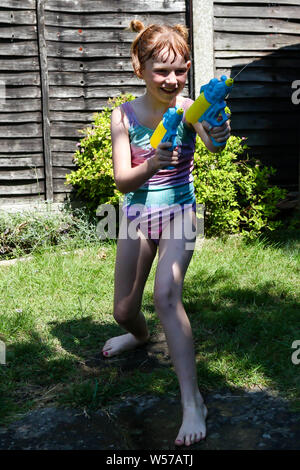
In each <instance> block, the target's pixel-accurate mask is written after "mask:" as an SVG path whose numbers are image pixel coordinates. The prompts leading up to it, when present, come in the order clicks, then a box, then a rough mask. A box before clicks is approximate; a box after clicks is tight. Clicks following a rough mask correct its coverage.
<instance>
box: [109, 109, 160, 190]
mask: <svg viewBox="0 0 300 470" xmlns="http://www.w3.org/2000/svg"><path fill="white" fill-rule="evenodd" d="M111 142H112V158H113V167H114V178H115V183H116V186H117V188H118V190H119V191H121V192H122V193H128V192H130V191H135V190H136V189H137V188H139V187H140V186H142V185H143V184H144V183H145V182H146V181H147V180H148V179H149V178H151V176H153V175H154V173H156V171H157V169H156V168H155V165H154V164H153V160H152V159H151V158H149V159H148V160H145V161H144V162H143V163H141V165H138V166H136V167H135V168H131V151H130V144H129V136H128V130H127V125H126V123H125V113H124V112H123V111H121V109H120V108H115V109H114V110H113V112H112V114H111Z"/></svg>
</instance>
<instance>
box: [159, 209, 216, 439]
mask: <svg viewBox="0 0 300 470" xmlns="http://www.w3.org/2000/svg"><path fill="white" fill-rule="evenodd" d="M190 212H191V214H190V217H191V218H193V222H194V223H195V214H194V213H193V212H192V211H190ZM181 223H182V221H181V216H179V217H175V219H174V220H173V221H172V222H171V228H172V226H174V225H175V224H181ZM163 234H164V232H163ZM183 235H184V234H183ZM187 242H188V240H187V239H186V238H185V236H183V237H182V239H175V238H174V237H173V238H172V236H171V237H169V239H165V238H164V237H163V236H162V238H161V240H160V243H159V259H158V267H157V271H156V278H155V288H154V289H155V290H154V301H155V308H156V311H157V314H158V316H159V318H160V320H161V322H162V325H163V328H164V331H165V335H166V339H167V343H168V348H169V352H170V356H171V359H172V362H173V364H174V367H175V370H176V374H177V377H178V381H179V385H180V391H181V403H182V407H183V422H182V426H181V428H180V430H179V433H178V436H177V439H176V440H175V444H177V445H183V444H185V445H190V444H192V443H194V442H198V441H199V440H201V439H203V438H204V437H205V435H206V428H205V418H206V415H207V409H206V407H205V405H204V403H203V398H202V396H201V394H200V391H199V388H198V384H197V373H196V363H195V354H194V346H193V338H192V330H191V325H190V322H189V319H188V317H187V314H186V312H185V309H184V306H183V304H182V300H181V294H182V287H183V281H184V277H185V273H186V271H187V268H188V265H189V263H190V260H191V257H192V254H193V249H191V244H192V245H193V243H191V242H190V241H189V245H188V249H187V245H186V243H187Z"/></svg>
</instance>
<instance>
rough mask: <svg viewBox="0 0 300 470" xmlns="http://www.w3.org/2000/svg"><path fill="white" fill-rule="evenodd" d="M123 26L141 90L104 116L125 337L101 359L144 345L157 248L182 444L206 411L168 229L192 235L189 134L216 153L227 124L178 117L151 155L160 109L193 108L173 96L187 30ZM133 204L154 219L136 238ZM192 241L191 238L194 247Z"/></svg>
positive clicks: (180, 257)
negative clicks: (119, 203)
mask: <svg viewBox="0 0 300 470" xmlns="http://www.w3.org/2000/svg"><path fill="white" fill-rule="evenodd" d="M130 28H131V30H132V31H135V32H138V34H137V36H136V38H135V40H134V41H133V44H132V46H131V57H132V63H133V68H134V72H135V74H136V75H137V76H138V77H139V78H140V79H143V80H144V82H145V84H146V92H145V94H144V95H143V96H140V97H138V98H137V99H135V100H133V101H130V102H127V103H125V104H123V105H121V106H120V107H118V108H115V109H114V110H113V112H112V117H111V136H112V153H113V165H114V178H115V182H116V186H117V188H118V189H119V190H120V191H121V192H122V193H124V194H125V201H124V205H123V210H124V212H125V216H124V217H122V221H121V226H120V233H123V235H124V233H125V234H126V233H127V235H128V236H127V237H126V236H122V237H121V236H120V233H119V239H118V244H117V256H116V265H115V291H114V318H115V320H116V321H117V322H118V324H119V325H120V326H122V327H123V328H124V329H125V330H126V331H127V332H128V333H127V334H124V335H121V336H117V337H114V338H111V339H110V340H108V341H107V342H106V343H105V345H104V347H103V349H102V353H103V355H104V356H105V357H112V356H114V355H116V354H119V353H121V352H123V351H127V350H129V349H132V348H135V347H136V346H139V345H142V344H144V343H146V342H147V341H148V339H149V332H148V329H147V324H146V321H145V317H144V315H143V313H142V312H141V310H140V307H141V302H142V295H143V290H144V286H145V283H146V281H147V278H148V275H149V272H150V269H151V265H152V262H153V260H154V258H155V255H156V252H157V249H158V252H159V256H158V265H157V271H156V275H155V286H154V305H155V309H156V312H157V314H158V316H159V318H160V321H161V322H162V326H163V328H164V332H165V336H166V340H167V344H168V348H169V352H170V356H171V359H172V362H173V364H174V367H175V371H176V374H177V377H178V381H179V385H180V392H181V404H182V410H183V420H182V425H181V427H180V429H179V433H178V435H177V438H176V440H175V444H176V445H187V446H189V445H190V444H193V443H194V442H199V441H200V440H201V439H204V438H205V435H206V427H205V419H206V415H207V409H206V406H205V404H204V401H203V398H202V395H201V393H200V391H199V389H198V384H197V375H196V364H195V355H194V347H193V339H192V331H191V326H190V322H189V319H188V317H187V314H186V312H185V309H184V306H183V304H182V299H181V294H182V287H183V281H184V277H185V273H186V271H187V268H188V265H189V262H190V260H191V257H192V254H193V249H191V248H190V238H189V237H188V236H187V235H186V227H185V230H184V231H181V233H182V236H181V238H178V237H175V236H174V231H176V228H178V226H179V228H180V227H181V228H182V224H183V220H185V221H186V220H189V221H190V227H191V229H194V226H195V223H196V217H195V195H194V187H193V177H192V170H193V156H194V150H195V139H196V133H198V135H199V136H200V137H201V139H202V140H203V142H204V144H205V145H206V147H207V149H208V150H210V151H211V152H218V151H219V150H220V147H215V146H214V145H213V144H212V141H211V139H210V136H212V137H214V139H215V140H216V141H218V142H224V141H226V140H227V139H228V138H229V136H230V127H229V124H228V121H227V122H226V123H225V124H224V125H223V126H222V127H215V128H211V126H210V125H209V124H208V123H205V122H204V123H203V124H201V123H199V122H198V123H196V124H195V125H193V126H192V125H189V124H188V123H187V122H186V121H185V119H184V118H183V121H182V122H181V124H180V126H179V128H178V139H179V140H178V141H177V143H178V148H177V149H175V150H174V151H170V150H168V148H170V145H171V144H170V143H169V142H165V143H161V144H159V145H158V147H157V149H156V150H154V149H153V148H152V147H151V145H150V137H151V135H152V134H153V132H154V130H155V128H156V126H157V125H158V123H159V122H160V121H161V119H162V117H163V114H164V113H165V111H166V110H167V109H168V108H169V107H174V106H175V105H177V106H179V107H181V108H183V110H184V111H186V109H187V108H188V107H189V106H190V105H191V104H192V102H193V101H192V100H190V99H188V98H183V97H181V96H180V93H181V92H182V90H183V88H184V85H185V82H186V79H187V73H188V70H189V68H190V66H191V60H190V51H189V47H188V43H187V38H188V32H187V29H186V28H185V27H184V26H182V25H175V26H166V25H163V26H160V25H156V24H151V25H150V26H148V27H144V25H143V24H142V23H141V22H140V21H137V20H133V21H131V24H130ZM170 166H171V169H169V168H168V169H166V168H167V167H170ZM172 167H173V168H172ZM134 204H143V207H145V208H146V212H145V213H146V216H149V214H150V215H151V222H152V219H153V218H154V220H156V222H154V223H153V224H152V223H151V228H150V229H149V228H148V231H147V229H146V230H145V226H146V225H147V224H145V223H144V224H143V223H141V224H140V228H139V229H138V230H137V232H136V236H132V233H131V236H130V235H129V225H130V223H131V221H132V219H134V218H136V214H134V216H133V217H132V216H130V209H132V207H133V205H134ZM162 204H164V205H165V206H166V204H167V205H168V208H171V209H172V208H173V209H174V210H173V212H172V213H171V217H168V218H166V217H165V218H164V217H163V218H162V217H160V219H159V217H158V212H157V208H158V207H160V206H161V205H162ZM178 207H179V210H178ZM181 209H182V210H181ZM182 213H184V217H182ZM143 215H144V212H143ZM153 215H154V217H153V218H152V216H153ZM169 215H170V212H169ZM160 216H161V211H160ZM162 219H163V221H162ZM140 220H141V222H143V220H142V218H141V219H140ZM148 220H149V219H148ZM142 226H144V230H143V229H142V228H141V227H142ZM176 233H178V232H176ZM164 235H165V236H164ZM187 241H188V242H189V244H188V245H189V248H188V249H187V243H186V242H187ZM194 243H195V237H194V240H193V244H192V245H193V246H194Z"/></svg>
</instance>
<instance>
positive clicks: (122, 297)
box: [102, 216, 157, 357]
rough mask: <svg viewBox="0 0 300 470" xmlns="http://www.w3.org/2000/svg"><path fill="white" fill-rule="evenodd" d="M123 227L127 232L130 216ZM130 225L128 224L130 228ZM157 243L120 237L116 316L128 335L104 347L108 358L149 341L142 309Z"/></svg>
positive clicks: (116, 269) (124, 220) (117, 260)
mask: <svg viewBox="0 0 300 470" xmlns="http://www.w3.org/2000/svg"><path fill="white" fill-rule="evenodd" d="M121 224H122V227H121V228H120V232H122V233H125V232H123V230H125V231H127V227H128V225H127V224H128V219H127V218H126V217H125V216H124V217H123V218H122V222H121ZM126 226H127V227H126ZM156 251H157V246H156V245H155V243H154V242H152V241H151V240H147V239H145V238H143V237H139V238H138V239H137V240H133V239H131V238H130V237H129V235H128V237H127V238H126V239H120V238H119V240H118V244H117V256H116V264H115V290H114V318H115V320H116V321H117V323H118V324H119V325H120V326H122V327H123V328H124V329H125V330H126V331H128V333H127V334H124V335H121V336H115V337H113V338H111V339H109V340H108V341H106V343H105V345H104V346H103V348H102V352H103V355H104V356H105V357H110V356H115V355H116V354H119V353H121V352H123V351H126V350H128V349H132V348H134V347H136V346H139V345H141V344H143V343H145V342H146V341H147V340H148V339H149V332H148V328H147V324H146V320H145V317H144V315H143V313H142V312H141V311H140V307H141V303H142V296H143V291H144V287H145V283H146V280H147V278H148V275H149V272H150V269H151V266H152V262H153V260H154V258H155V255H156Z"/></svg>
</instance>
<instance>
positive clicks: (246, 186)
mask: <svg viewBox="0 0 300 470" xmlns="http://www.w3.org/2000/svg"><path fill="white" fill-rule="evenodd" d="M133 99H135V97H134V96H132V95H129V94H127V95H120V96H118V97H117V98H114V99H111V100H109V101H108V104H109V105H110V107H106V108H105V109H104V110H103V111H102V112H100V113H95V115H94V120H93V122H92V125H91V126H90V127H87V128H86V129H84V130H82V133H83V134H84V137H83V138H82V139H81V141H80V143H78V149H77V151H76V152H75V155H74V161H75V163H76V164H77V169H76V170H75V171H73V172H71V173H70V174H69V175H66V184H72V185H73V186H74V188H75V189H76V190H77V193H78V195H81V196H82V197H83V198H84V199H85V201H86V205H87V207H88V208H90V209H92V210H93V211H95V210H96V209H97V207H98V205H99V204H104V203H109V204H114V205H117V204H118V203H119V199H120V197H121V196H122V194H121V193H120V192H119V191H118V190H117V188H116V185H115V182H114V177H113V165H112V150H111V137H110V116H111V110H112V109H113V108H115V107H116V106H119V105H120V104H121V103H124V102H125V101H131V100H133ZM248 148H249V147H248V146H247V145H246V144H245V142H244V138H240V137H236V136H231V137H230V139H229V140H228V143H227V146H226V148H225V149H224V150H222V151H221V152H219V153H217V154H214V153H211V152H209V151H208V150H207V149H206V147H205V146H204V144H203V143H202V141H201V139H200V138H199V137H197V141H196V152H195V168H194V185H195V193H196V200H197V203H199V204H200V203H201V204H205V209H206V210H205V233H206V235H207V236H220V235H224V234H229V233H242V234H243V235H247V237H250V238H253V237H255V236H257V235H258V234H260V233H262V232H263V231H272V230H274V229H276V228H277V227H280V226H281V224H282V222H281V221H280V220H275V218H276V215H277V214H278V212H279V210H278V209H277V207H276V204H277V203H278V201H279V200H280V199H282V198H284V196H285V194H286V191H285V190H283V189H280V188H279V187H277V186H271V185H270V184H269V182H268V180H269V176H270V175H272V174H274V173H275V170H274V169H273V168H272V167H266V166H262V165H261V163H260V162H259V161H258V160H253V159H250V158H249V157H248V155H246V156H245V151H246V150H247V149H248Z"/></svg>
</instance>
